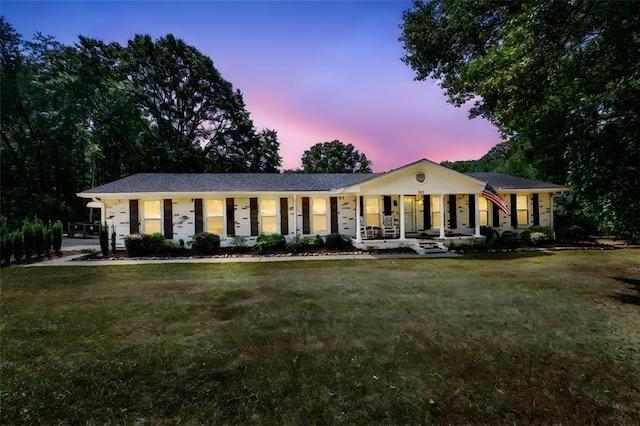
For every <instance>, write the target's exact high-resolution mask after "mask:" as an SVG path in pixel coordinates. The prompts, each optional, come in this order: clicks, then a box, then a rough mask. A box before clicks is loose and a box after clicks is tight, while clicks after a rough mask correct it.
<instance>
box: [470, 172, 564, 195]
mask: <svg viewBox="0 0 640 426" xmlns="http://www.w3.org/2000/svg"><path fill="white" fill-rule="evenodd" d="M466 174H467V175H469V176H472V177H474V178H476V179H479V180H482V181H485V182H489V184H491V186H493V187H494V188H495V189H496V190H501V189H520V190H522V189H556V190H559V191H560V190H566V189H567V188H565V187H564V186H562V185H556V184H555V183H549V182H543V181H540V180H534V179H527V178H523V177H519V176H511V175H507V174H504V173H487V172H475V173H466Z"/></svg>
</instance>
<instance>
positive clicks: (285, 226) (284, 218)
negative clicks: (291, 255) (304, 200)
mask: <svg viewBox="0 0 640 426" xmlns="http://www.w3.org/2000/svg"><path fill="white" fill-rule="evenodd" d="M280 233H281V234H282V235H287V234H288V233H289V202H288V200H287V198H286V197H282V198H280Z"/></svg>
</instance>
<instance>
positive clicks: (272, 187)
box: [81, 173, 379, 195]
mask: <svg viewBox="0 0 640 426" xmlns="http://www.w3.org/2000/svg"><path fill="white" fill-rule="evenodd" d="M378 174H379V173H138V174H135V175H132V176H128V177H125V178H123V179H119V180H116V181H114V182H111V183H107V184H104V185H101V186H98V187H95V188H92V189H88V190H86V191H83V192H82V193H81V194H87V195H90V194H125V193H146V192H149V193H151V192H162V193H171V192H178V193H180V192H181V193H193V192H289V191H296V192H306V191H332V190H336V189H339V188H344V187H345V186H349V185H353V184H356V183H359V182H362V181H364V180H367V179H370V178H372V177H374V176H377V175H378Z"/></svg>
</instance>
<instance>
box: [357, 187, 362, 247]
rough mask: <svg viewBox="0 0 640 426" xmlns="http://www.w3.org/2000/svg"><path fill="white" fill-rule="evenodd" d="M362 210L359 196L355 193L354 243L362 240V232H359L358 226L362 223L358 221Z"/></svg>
mask: <svg viewBox="0 0 640 426" xmlns="http://www.w3.org/2000/svg"><path fill="white" fill-rule="evenodd" d="M361 215H362V212H361V211H360V196H359V195H356V243H361V242H362V234H361V233H360V228H361V226H362V223H360V216H361Z"/></svg>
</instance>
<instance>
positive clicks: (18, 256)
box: [11, 231, 24, 262]
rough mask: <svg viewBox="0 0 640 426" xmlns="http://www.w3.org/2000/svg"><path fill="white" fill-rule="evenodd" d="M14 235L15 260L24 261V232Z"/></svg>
mask: <svg viewBox="0 0 640 426" xmlns="http://www.w3.org/2000/svg"><path fill="white" fill-rule="evenodd" d="M11 235H12V239H13V258H14V259H15V260H16V262H19V261H20V260H22V256H23V255H24V240H23V239H22V232H21V231H15V232H14V233H13V234H11Z"/></svg>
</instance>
